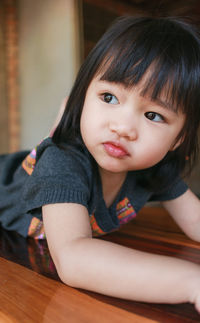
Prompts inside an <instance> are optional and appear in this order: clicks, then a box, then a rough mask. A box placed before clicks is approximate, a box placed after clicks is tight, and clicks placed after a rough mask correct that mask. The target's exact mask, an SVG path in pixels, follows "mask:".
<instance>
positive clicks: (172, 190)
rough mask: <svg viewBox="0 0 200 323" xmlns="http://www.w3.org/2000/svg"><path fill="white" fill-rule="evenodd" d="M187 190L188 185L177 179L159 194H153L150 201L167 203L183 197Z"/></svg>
mask: <svg viewBox="0 0 200 323" xmlns="http://www.w3.org/2000/svg"><path fill="white" fill-rule="evenodd" d="M187 189H188V185H187V184H186V183H185V182H184V181H183V180H182V179H181V178H180V177H178V178H177V179H176V180H175V181H174V182H173V184H171V185H169V186H168V187H167V188H166V189H163V190H161V192H160V193H155V194H153V195H152V196H151V198H150V201H168V200H173V199H176V198H177V197H179V196H181V195H183V194H184V193H185V192H186V191H187Z"/></svg>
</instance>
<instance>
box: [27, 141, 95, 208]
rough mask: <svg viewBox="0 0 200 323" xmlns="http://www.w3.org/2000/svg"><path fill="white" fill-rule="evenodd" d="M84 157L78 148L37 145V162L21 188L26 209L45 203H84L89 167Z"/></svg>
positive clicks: (85, 200) (88, 186)
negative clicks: (64, 148)
mask: <svg viewBox="0 0 200 323" xmlns="http://www.w3.org/2000/svg"><path fill="white" fill-rule="evenodd" d="M90 168H91V167H90V162H89V160H88V157H87V156H86V155H85V154H84V153H83V152H81V151H79V150H78V149H74V148H72V147H69V148H68V149H67V148H66V150H63V149H60V148H58V147H57V146H56V145H54V144H53V145H52V144H50V145H47V144H46V146H45V144H43V145H41V147H40V146H39V148H38V149H37V162H36V165H35V168H34V171H33V172H32V174H31V175H30V176H29V177H28V179H27V181H26V185H25V186H24V189H23V194H22V196H23V199H24V203H25V208H26V211H27V212H29V211H31V210H33V209H36V208H39V207H41V206H43V205H45V204H53V203H65V202H69V203H78V204H82V205H84V206H86V207H88V201H89V198H90V187H91V170H90Z"/></svg>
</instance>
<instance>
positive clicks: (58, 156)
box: [22, 138, 92, 176]
mask: <svg viewBox="0 0 200 323" xmlns="http://www.w3.org/2000/svg"><path fill="white" fill-rule="evenodd" d="M22 167H23V168H24V170H25V171H26V172H27V173H28V174H29V175H32V174H34V173H35V174H36V172H37V173H38V174H40V175H42V174H45V176H48V175H62V174H63V175H64V173H65V172H67V173H69V171H71V172H77V173H80V172H85V170H86V169H87V174H92V171H90V169H91V158H90V155H89V153H88V151H87V150H86V149H84V147H82V146H81V145H70V144H64V145H62V146H61V147H58V146H57V145H56V144H55V143H54V142H53V141H52V139H51V138H46V139H44V140H43V141H42V142H41V143H40V144H39V145H38V146H36V147H35V148H34V149H33V150H32V151H31V152H30V153H29V154H28V155H27V156H26V158H25V159H24V161H23V163H22Z"/></svg>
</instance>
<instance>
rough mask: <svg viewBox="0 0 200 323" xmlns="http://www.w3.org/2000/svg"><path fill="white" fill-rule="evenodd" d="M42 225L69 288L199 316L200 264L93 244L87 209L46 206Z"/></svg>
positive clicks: (116, 245) (104, 244) (70, 205)
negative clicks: (190, 306)
mask: <svg viewBox="0 0 200 323" xmlns="http://www.w3.org/2000/svg"><path fill="white" fill-rule="evenodd" d="M43 220H44V226H45V232H46V236H47V241H48V245H49V249H50V252H51V255H52V257H53V260H54V262H55V265H56V268H57V271H58V274H59V276H60V278H61V280H62V281H63V282H64V283H66V284H68V285H70V286H73V287H77V288H83V289H87V290H91V291H95V292H99V293H102V294H105V295H110V296H115V297H120V298H124V299H130V300H136V301H146V302H156V303H180V302H191V303H195V304H196V308H197V309H198V310H199V312H200V268H199V266H197V265H196V264H193V263H190V262H187V261H183V260H179V259H175V258H170V257H165V256H160V255H153V254H148V253H145V252H141V251H137V250H133V249H129V248H126V247H123V246H120V245H118V244H114V243H111V242H107V241H103V240H100V239H93V238H92V234H91V228H90V223H89V215H88V212H87V209H86V208H85V207H84V206H82V205H78V204H72V203H64V204H54V205H46V206H44V207H43Z"/></svg>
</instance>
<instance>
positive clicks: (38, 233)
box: [28, 217, 45, 239]
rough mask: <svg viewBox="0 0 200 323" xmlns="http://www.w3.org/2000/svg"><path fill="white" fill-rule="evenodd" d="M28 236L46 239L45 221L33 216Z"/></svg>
mask: <svg viewBox="0 0 200 323" xmlns="http://www.w3.org/2000/svg"><path fill="white" fill-rule="evenodd" d="M28 236H29V237H32V238H34V239H45V233H44V225H43V222H42V221H40V220H39V219H38V218H36V217H33V218H32V221H31V224H30V226H29V230H28Z"/></svg>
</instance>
